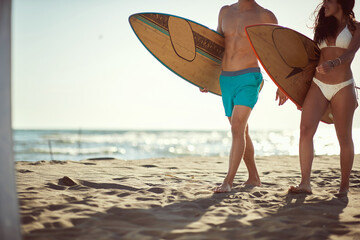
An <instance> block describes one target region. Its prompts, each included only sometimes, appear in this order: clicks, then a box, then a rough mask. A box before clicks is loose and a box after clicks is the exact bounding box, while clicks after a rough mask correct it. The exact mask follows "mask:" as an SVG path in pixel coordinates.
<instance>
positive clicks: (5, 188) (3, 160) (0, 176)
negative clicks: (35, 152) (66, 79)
mask: <svg viewBox="0 0 360 240" xmlns="http://www.w3.org/2000/svg"><path fill="white" fill-rule="evenodd" d="M0 239H1V240H19V239H21V233H20V221H19V206H18V199H17V195H16V184H15V168H14V155H13V142H12V126H11V0H0Z"/></svg>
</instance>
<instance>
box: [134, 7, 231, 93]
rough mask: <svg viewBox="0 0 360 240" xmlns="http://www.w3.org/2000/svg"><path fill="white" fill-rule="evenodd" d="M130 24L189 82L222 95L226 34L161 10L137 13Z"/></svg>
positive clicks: (153, 50) (171, 68)
mask: <svg viewBox="0 0 360 240" xmlns="http://www.w3.org/2000/svg"><path fill="white" fill-rule="evenodd" d="M129 22H130V25H131V27H132V29H133V31H134V32H135V34H136V36H137V37H138V39H139V40H140V42H141V43H142V44H143V45H144V47H145V48H146V49H147V50H149V52H150V53H151V54H152V55H153V56H154V57H155V58H156V59H158V60H159V61H160V62H161V63H162V64H163V65H164V66H166V67H167V68H168V69H170V70H171V71H173V72H174V73H175V74H177V75H178V76H180V77H181V78H183V79H185V80H186V81H188V82H190V83H192V84H194V85H196V86H198V87H201V88H207V89H208V90H209V92H212V93H214V94H217V95H221V90H220V83H219V76H220V73H221V61H222V57H223V53H224V37H223V36H222V35H220V34H219V33H217V32H216V31H214V30H211V29H209V28H207V27H205V26H203V25H201V24H198V23H196V22H193V21H191V20H188V19H185V18H181V17H177V16H173V15H169V14H161V13H138V14H134V15H131V16H130V17H129Z"/></svg>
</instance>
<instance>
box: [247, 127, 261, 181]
mask: <svg viewBox="0 0 360 240" xmlns="http://www.w3.org/2000/svg"><path fill="white" fill-rule="evenodd" d="M245 135H246V146H245V153H244V162H245V165H246V168H247V170H248V173H249V178H248V180H247V181H246V182H245V184H246V185H254V186H260V185H261V181H260V177H259V174H258V171H257V168H256V164H255V151H254V145H253V143H252V140H251V138H250V134H249V125H247V126H246V130H245Z"/></svg>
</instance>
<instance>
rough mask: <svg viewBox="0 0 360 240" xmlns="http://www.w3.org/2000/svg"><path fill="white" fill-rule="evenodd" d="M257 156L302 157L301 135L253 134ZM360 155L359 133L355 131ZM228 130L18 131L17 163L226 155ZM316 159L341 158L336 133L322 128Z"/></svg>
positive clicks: (279, 132)
mask: <svg viewBox="0 0 360 240" xmlns="http://www.w3.org/2000/svg"><path fill="white" fill-rule="evenodd" d="M250 135H251V138H252V141H253V144H254V148H255V155H256V156H269V155H298V141H299V131H298V130H252V131H251V132H250ZM353 139H354V145H355V152H356V153H357V154H359V153H360V149H359V147H357V146H360V129H354V130H353ZM230 147H231V133H230V131H176V130H173V131H163V130H161V131H130V130H128V131H119V130H114V131H111V130H106V131H100V130H96V131H94V130H15V131H14V151H15V160H16V161H42V160H45V161H50V160H83V159H89V158H117V159H124V160H137V159H147V158H165V157H166V158H173V157H184V156H219V157H223V156H228V155H229V150H230ZM314 147H315V154H317V155H333V154H339V146H338V142H337V138H336V134H335V131H334V130H333V128H328V129H319V130H318V132H317V134H316V135H315V138H314Z"/></svg>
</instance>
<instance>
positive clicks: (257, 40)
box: [246, 24, 333, 123]
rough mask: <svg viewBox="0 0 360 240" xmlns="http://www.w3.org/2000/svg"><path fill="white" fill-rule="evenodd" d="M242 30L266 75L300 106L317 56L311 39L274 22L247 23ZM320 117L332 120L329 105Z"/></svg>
mask: <svg viewBox="0 0 360 240" xmlns="http://www.w3.org/2000/svg"><path fill="white" fill-rule="evenodd" d="M246 33H247V36H248V38H249V41H250V43H251V45H252V47H253V49H254V51H255V53H256V55H257V58H258V60H259V61H260V62H261V64H262V66H263V67H264V69H265V71H266V72H267V73H268V75H269V76H270V78H271V79H272V80H273V82H274V83H275V84H276V85H277V86H278V87H279V88H280V89H281V90H282V91H283V92H284V93H285V94H286V95H287V96H288V97H289V99H290V100H291V101H292V102H294V103H295V104H296V106H297V107H298V108H299V109H301V107H302V106H303V103H304V100H305V97H306V94H307V92H308V90H309V88H310V85H311V82H312V79H313V77H314V74H315V70H316V66H317V64H318V61H319V57H320V49H319V48H318V47H317V45H316V44H315V42H314V41H312V40H311V39H309V38H308V37H306V36H304V35H302V34H300V33H298V32H296V31H294V30H292V29H289V28H285V27H281V26H279V25H274V24H259V25H253V26H248V27H246ZM321 120H322V121H323V122H325V123H333V119H332V114H331V109H330V106H329V108H328V109H327V111H326V113H325V114H324V116H323V117H322V119H321Z"/></svg>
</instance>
